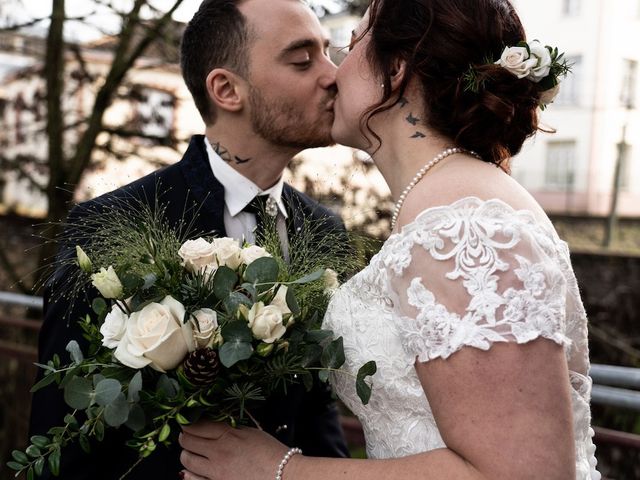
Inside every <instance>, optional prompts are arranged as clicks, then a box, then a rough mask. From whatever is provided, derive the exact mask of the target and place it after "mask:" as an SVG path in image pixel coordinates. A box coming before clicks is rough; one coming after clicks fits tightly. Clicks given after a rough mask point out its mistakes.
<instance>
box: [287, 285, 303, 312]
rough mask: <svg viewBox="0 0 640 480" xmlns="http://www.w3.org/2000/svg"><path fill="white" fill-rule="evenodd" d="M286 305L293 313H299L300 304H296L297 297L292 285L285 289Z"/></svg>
mask: <svg viewBox="0 0 640 480" xmlns="http://www.w3.org/2000/svg"><path fill="white" fill-rule="evenodd" d="M287 306H288V307H289V310H291V313H293V315H300V305H298V299H297V298H296V292H295V290H294V288H293V287H289V288H288V289H287Z"/></svg>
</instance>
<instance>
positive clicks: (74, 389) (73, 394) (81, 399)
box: [64, 377, 93, 410]
mask: <svg viewBox="0 0 640 480" xmlns="http://www.w3.org/2000/svg"><path fill="white" fill-rule="evenodd" d="M92 396H93V385H92V384H91V381H90V380H89V379H87V378H83V377H73V378H72V379H71V380H70V381H69V383H67V384H66V386H65V388H64V401H65V402H67V405H69V406H70V407H71V408H75V409H78V410H84V409H85V408H87V407H88V406H89V405H91V400H92Z"/></svg>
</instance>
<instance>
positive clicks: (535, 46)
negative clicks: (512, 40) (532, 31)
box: [527, 40, 551, 83]
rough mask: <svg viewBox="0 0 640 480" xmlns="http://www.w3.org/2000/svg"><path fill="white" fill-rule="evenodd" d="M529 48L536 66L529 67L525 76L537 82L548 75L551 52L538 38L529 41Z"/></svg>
mask: <svg viewBox="0 0 640 480" xmlns="http://www.w3.org/2000/svg"><path fill="white" fill-rule="evenodd" d="M529 49H530V50H531V58H535V59H536V66H535V67H533V68H532V69H531V73H529V76H528V77H527V78H529V79H531V80H532V81H534V82H536V83H537V82H539V81H540V80H542V79H543V78H544V77H546V76H547V75H549V72H550V71H551V53H550V52H549V49H548V48H547V47H545V46H544V45H542V44H541V43H540V42H539V41H538V40H534V41H533V42H531V43H530V44H529Z"/></svg>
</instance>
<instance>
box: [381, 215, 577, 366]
mask: <svg viewBox="0 0 640 480" xmlns="http://www.w3.org/2000/svg"><path fill="white" fill-rule="evenodd" d="M473 206H474V208H473V209H471V208H464V206H463V208H458V209H449V208H447V209H446V210H444V211H442V212H438V211H437V210H438V209H435V210H436V211H435V212H434V211H433V210H430V211H428V213H429V215H421V216H419V217H418V218H417V219H416V221H415V222H414V223H412V224H411V225H410V226H409V227H408V228H405V230H404V231H403V232H402V238H401V239H399V240H398V241H396V242H392V243H395V245H394V246H393V248H391V247H390V248H389V249H388V250H387V251H390V252H393V253H391V254H390V255H388V256H386V257H385V260H384V262H385V265H386V266H387V267H388V268H389V270H390V271H391V272H393V274H394V275H395V277H396V279H395V280H396V282H394V283H398V284H399V285H404V284H406V283H407V282H408V283H409V286H408V288H407V290H406V293H405V292H402V291H397V292H396V293H397V295H398V297H400V298H401V299H402V298H403V297H404V301H405V303H406V304H407V305H408V306H410V307H413V308H414V312H415V314H413V315H406V314H405V315H404V318H403V320H402V321H401V322H399V324H398V325H397V328H398V329H399V331H400V333H401V335H402V336H403V345H404V346H405V348H406V350H407V352H410V353H411V354H413V355H414V356H416V357H418V359H419V360H420V361H428V360H432V359H434V358H438V357H442V358H447V357H449V356H450V355H451V354H452V353H454V352H456V351H458V350H459V349H460V348H462V347H464V346H470V347H475V348H479V349H482V350H488V349H489V348H490V346H491V344H492V343H494V342H516V343H526V342H529V341H531V340H534V339H536V338H538V337H543V338H548V339H550V340H552V341H554V342H556V343H558V344H561V345H563V346H565V347H568V346H570V344H571V340H570V339H569V338H568V337H567V336H566V335H565V333H564V332H565V330H566V325H565V323H566V322H565V316H566V313H565V303H566V300H565V299H566V294H567V291H566V283H567V282H566V279H565V277H564V275H563V273H562V271H561V270H560V269H559V268H558V266H557V265H556V264H555V263H554V262H553V261H552V260H551V258H552V255H553V254H554V252H549V251H545V248H542V247H541V246H540V245H538V244H537V243H536V242H535V240H534V239H535V237H536V232H533V231H532V230H536V229H537V230H539V229H540V228H541V227H540V226H538V225H536V223H535V220H534V218H533V216H532V215H530V214H528V213H519V214H515V215H514V214H513V213H511V214H509V215H504V212H503V214H502V215H497V213H498V210H497V209H496V205H493V204H492V203H491V202H487V203H484V204H482V205H481V206H479V207H478V205H473ZM516 252H521V253H516ZM523 253H526V256H525V254H523ZM416 261H417V262H418V263H420V264H421V269H422V270H423V271H424V272H426V273H423V274H422V275H421V276H419V277H418V276H416V277H412V278H411V279H410V280H409V278H407V276H409V277H411V276H412V275H413V274H414V273H415V272H416V271H419V270H420V269H418V268H415V265H414V266H413V267H412V264H413V263H416ZM434 262H445V263H446V265H451V267H452V268H451V270H449V271H448V272H447V273H446V275H445V276H444V277H445V278H433V277H432V276H430V275H429V271H430V270H431V269H430V268H429V266H430V265H432V264H433V263H434ZM424 278H426V279H427V280H428V281H429V283H430V284H434V285H436V286H438V284H442V283H443V282H447V281H449V283H448V284H445V285H440V287H441V288H445V289H447V288H448V289H452V288H454V287H455V285H454V283H455V282H461V283H462V285H463V287H464V290H462V289H460V295H458V298H457V299H456V302H455V303H458V304H461V305H462V307H464V314H463V315H460V314H457V313H454V312H453V311H452V309H451V308H448V307H449V305H444V304H442V303H439V302H438V301H437V299H436V297H435V295H434V293H433V292H432V291H431V290H430V289H428V288H427V287H426V286H425V285H424V283H423V282H424V281H423V279H424ZM452 282H453V283H452ZM463 302H464V303H463Z"/></svg>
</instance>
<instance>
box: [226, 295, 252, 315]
mask: <svg viewBox="0 0 640 480" xmlns="http://www.w3.org/2000/svg"><path fill="white" fill-rule="evenodd" d="M223 304H224V308H225V310H226V311H227V312H228V313H229V316H231V317H233V318H235V314H236V312H237V311H238V308H239V307H240V305H246V306H247V307H249V308H251V305H252V303H251V300H249V299H248V298H247V297H246V296H245V295H243V294H242V293H240V292H231V294H230V295H229V296H228V297H227V298H225V299H224V302H223Z"/></svg>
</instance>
